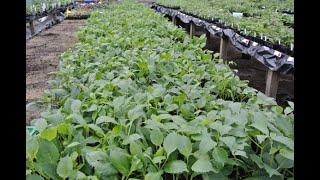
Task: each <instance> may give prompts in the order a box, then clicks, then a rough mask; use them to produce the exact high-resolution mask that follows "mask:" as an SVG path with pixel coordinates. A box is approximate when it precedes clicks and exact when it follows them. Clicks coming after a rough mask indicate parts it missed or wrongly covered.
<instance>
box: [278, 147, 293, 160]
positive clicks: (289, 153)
mask: <svg viewBox="0 0 320 180" xmlns="http://www.w3.org/2000/svg"><path fill="white" fill-rule="evenodd" d="M280 154H281V155H282V156H283V157H285V158H288V159H290V160H292V161H293V160H294V152H293V151H290V150H288V149H280Z"/></svg>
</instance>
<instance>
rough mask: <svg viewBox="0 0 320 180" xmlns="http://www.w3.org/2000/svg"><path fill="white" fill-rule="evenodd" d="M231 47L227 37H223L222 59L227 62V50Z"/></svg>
mask: <svg viewBox="0 0 320 180" xmlns="http://www.w3.org/2000/svg"><path fill="white" fill-rule="evenodd" d="M228 46H229V40H228V38H227V37H223V36H222V37H221V41H220V58H221V59H223V60H227V57H228V54H227V49H228Z"/></svg>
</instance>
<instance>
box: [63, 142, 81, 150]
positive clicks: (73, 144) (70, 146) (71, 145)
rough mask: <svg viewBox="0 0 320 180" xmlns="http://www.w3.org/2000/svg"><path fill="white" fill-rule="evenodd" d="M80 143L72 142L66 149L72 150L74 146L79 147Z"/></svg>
mask: <svg viewBox="0 0 320 180" xmlns="http://www.w3.org/2000/svg"><path fill="white" fill-rule="evenodd" d="M80 144H81V143H79V142H72V143H70V144H69V145H68V146H67V147H66V149H67V148H72V147H75V146H78V145H80Z"/></svg>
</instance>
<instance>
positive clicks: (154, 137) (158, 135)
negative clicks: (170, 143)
mask: <svg viewBox="0 0 320 180" xmlns="http://www.w3.org/2000/svg"><path fill="white" fill-rule="evenodd" d="M150 140H151V142H152V143H153V144H154V145H156V146H160V145H161V144H162V142H163V134H162V132H161V131H160V130H152V131H151V133H150Z"/></svg>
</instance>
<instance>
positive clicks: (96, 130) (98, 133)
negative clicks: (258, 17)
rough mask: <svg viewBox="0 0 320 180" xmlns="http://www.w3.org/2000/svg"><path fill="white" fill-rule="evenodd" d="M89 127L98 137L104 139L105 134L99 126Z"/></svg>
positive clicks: (89, 125) (91, 125) (90, 125)
mask: <svg viewBox="0 0 320 180" xmlns="http://www.w3.org/2000/svg"><path fill="white" fill-rule="evenodd" d="M88 127H89V128H90V129H92V130H93V131H94V132H95V133H96V135H97V136H99V137H104V132H103V130H102V129H101V128H100V127H99V126H97V125H95V124H88Z"/></svg>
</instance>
